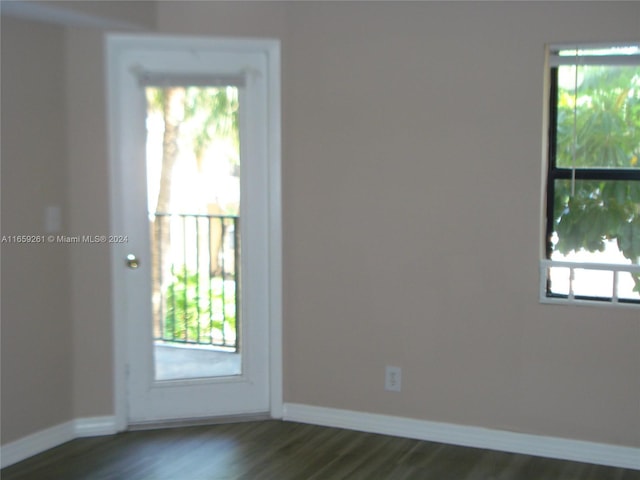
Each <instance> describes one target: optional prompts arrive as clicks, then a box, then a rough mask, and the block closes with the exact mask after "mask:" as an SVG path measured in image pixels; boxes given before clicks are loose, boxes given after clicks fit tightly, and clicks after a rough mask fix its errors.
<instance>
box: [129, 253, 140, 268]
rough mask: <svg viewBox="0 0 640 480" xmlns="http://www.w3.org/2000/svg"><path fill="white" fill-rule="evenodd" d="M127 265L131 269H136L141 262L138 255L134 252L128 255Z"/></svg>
mask: <svg viewBox="0 0 640 480" xmlns="http://www.w3.org/2000/svg"><path fill="white" fill-rule="evenodd" d="M126 263H127V267H129V268H130V269H131V270H135V269H136V268H138V267H139V266H140V262H139V261H138V257H136V256H135V255H134V254H133V253H130V254H129V255H127V262H126Z"/></svg>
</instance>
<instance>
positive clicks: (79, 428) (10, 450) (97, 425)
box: [0, 416, 116, 468]
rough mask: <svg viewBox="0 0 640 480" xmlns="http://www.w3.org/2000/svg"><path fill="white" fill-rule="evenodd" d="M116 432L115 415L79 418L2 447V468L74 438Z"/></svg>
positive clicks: (0, 465)
mask: <svg viewBox="0 0 640 480" xmlns="http://www.w3.org/2000/svg"><path fill="white" fill-rule="evenodd" d="M113 433H116V422H115V417H112V416H105V417H90V418H77V419H75V420H71V421H69V422H65V423H61V424H60V425H55V426H53V427H50V428H47V429H45V430H40V431H39V432H36V433H32V434H31V435H27V436H26V437H23V438H21V439H19V440H16V441H14V442H10V443H7V444H6V445H2V447H0V468H5V467H8V466H9V465H13V464H14V463H18V462H20V461H22V460H24V459H26V458H29V457H32V456H34V455H37V454H39V453H42V452H44V451H45V450H49V449H50V448H54V447H57V446H58V445H62V444H63V443H67V442H69V441H71V440H73V439H74V438H79V437H93V436H99V435H111V434H113Z"/></svg>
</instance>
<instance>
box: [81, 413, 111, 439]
mask: <svg viewBox="0 0 640 480" xmlns="http://www.w3.org/2000/svg"><path fill="white" fill-rule="evenodd" d="M73 423H74V432H75V436H76V438H80V437H99V436H102V435H113V434H114V433H116V432H117V431H118V429H117V427H116V417H115V416H112V415H106V416H103V417H85V418H77V419H75V420H74V422H73Z"/></svg>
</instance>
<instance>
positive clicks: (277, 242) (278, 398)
mask: <svg viewBox="0 0 640 480" xmlns="http://www.w3.org/2000/svg"><path fill="white" fill-rule="evenodd" d="M145 40H147V41H149V42H150V43H151V42H153V43H154V44H155V45H157V42H158V41H159V40H161V41H165V42H166V45H167V47H168V48H171V47H172V46H175V45H177V44H179V45H180V46H185V45H188V46H189V47H190V48H197V47H198V46H200V45H205V44H206V45H207V46H211V45H212V43H213V44H215V45H216V47H219V48H220V49H223V50H226V51H229V52H238V53H260V54H263V55H264V56H265V57H266V60H267V69H268V79H267V80H268V99H267V102H268V113H267V115H268V138H267V143H268V153H267V154H268V169H269V172H268V180H267V181H268V188H269V205H268V219H267V222H268V250H269V258H268V277H269V291H268V302H269V311H268V312H267V313H268V324H269V327H268V328H269V338H268V341H269V345H270V347H269V395H270V405H269V410H270V414H271V416H272V417H273V418H282V410H283V406H282V405H283V394H282V215H281V128H280V122H281V117H280V42H279V40H275V39H254V38H211V37H185V36H180V37H178V36H167V35H144V34H124V35H123V34H108V35H107V36H106V37H105V52H106V65H105V74H106V86H107V113H108V129H109V164H110V171H109V181H110V218H111V226H110V232H111V233H112V234H114V235H126V232H124V231H123V230H124V227H123V225H124V221H123V215H122V212H123V211H124V205H123V198H124V197H123V193H124V192H123V189H122V185H121V180H120V179H121V178H122V176H123V175H124V174H125V172H123V171H122V170H123V169H122V165H121V162H120V160H119V158H120V152H121V149H122V148H123V147H122V145H121V142H120V136H119V135H118V133H117V132H118V118H119V114H120V112H119V111H118V106H117V105H118V103H117V102H116V101H115V99H117V98H119V95H120V93H121V92H120V86H119V82H118V75H117V73H118V72H117V69H116V68H115V67H116V65H117V60H118V58H119V54H121V52H122V51H124V50H126V49H129V48H132V47H134V46H137V47H139V46H140V45H143V44H144V42H145ZM110 247H111V293H112V314H113V346H114V348H113V369H114V380H113V393H114V409H115V412H114V413H115V418H116V428H117V430H118V431H122V430H125V429H126V428H127V426H128V411H127V410H128V407H127V404H128V401H127V352H126V331H127V329H126V325H127V323H126V322H127V316H126V299H127V291H126V287H125V283H124V282H123V281H121V280H120V279H121V278H122V275H123V274H124V268H123V267H124V259H125V257H126V255H127V254H128V253H130V249H131V246H130V245H127V244H126V243H125V244H119V243H114V244H111V245H110Z"/></svg>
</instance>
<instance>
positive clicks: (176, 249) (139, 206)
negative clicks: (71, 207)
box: [107, 35, 281, 424]
mask: <svg viewBox="0 0 640 480" xmlns="http://www.w3.org/2000/svg"><path fill="white" fill-rule="evenodd" d="M107 47H108V86H109V108H110V112H109V115H110V133H111V138H110V141H111V163H112V172H111V173H112V177H111V181H112V205H111V207H112V233H113V235H114V236H113V239H114V241H115V242H114V243H113V244H112V245H111V247H112V251H113V257H112V267H113V272H112V273H113V280H114V284H113V286H114V316H115V322H114V332H115V342H116V362H115V368H116V410H117V416H119V417H120V421H121V422H122V421H125V422H126V423H127V424H135V423H144V422H158V421H162V420H172V419H192V418H203V417H215V416H226V415H239V414H256V413H271V414H272V415H275V416H278V411H279V409H280V406H281V365H280V364H281V353H280V348H281V345H280V267H279V262H280V218H279V191H278V189H279V180H278V179H279V151H278V148H279V139H278V137H279V125H278V123H279V106H278V100H279V97H278V89H279V77H278V73H277V68H278V62H279V59H278V54H277V53H278V51H277V44H276V43H275V42H273V41H262V42H261V41H250V40H246V41H241V40H219V39H217V40H216V39H206V38H186V37H166V36H133V35H113V36H109V37H108V41H107ZM122 417H125V418H124V419H123V418H122Z"/></svg>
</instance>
